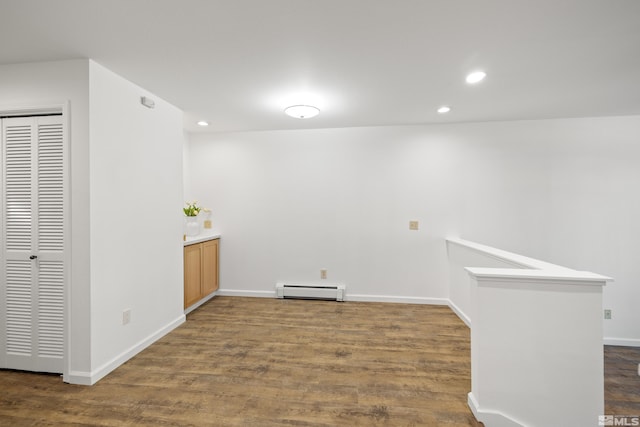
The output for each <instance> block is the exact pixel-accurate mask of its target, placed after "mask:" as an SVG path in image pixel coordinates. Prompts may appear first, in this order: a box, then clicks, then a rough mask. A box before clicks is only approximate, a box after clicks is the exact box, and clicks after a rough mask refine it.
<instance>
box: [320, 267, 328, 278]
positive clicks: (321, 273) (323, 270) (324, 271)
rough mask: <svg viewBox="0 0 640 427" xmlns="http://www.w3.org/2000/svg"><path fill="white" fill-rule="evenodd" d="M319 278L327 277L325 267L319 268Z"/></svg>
mask: <svg viewBox="0 0 640 427" xmlns="http://www.w3.org/2000/svg"><path fill="white" fill-rule="evenodd" d="M320 278H321V279H326V278H327V269H326V268H322V269H320Z"/></svg>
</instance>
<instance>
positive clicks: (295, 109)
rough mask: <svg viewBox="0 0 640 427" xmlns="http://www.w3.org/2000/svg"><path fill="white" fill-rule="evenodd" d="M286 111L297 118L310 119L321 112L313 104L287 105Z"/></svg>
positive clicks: (288, 114)
mask: <svg viewBox="0 0 640 427" xmlns="http://www.w3.org/2000/svg"><path fill="white" fill-rule="evenodd" d="M284 113H285V114H286V115H287V116H290V117H293V118H296V119H310V118H311V117H315V116H317V115H318V114H320V110H319V109H318V108H316V107H314V106H312V105H292V106H291V107H287V108H286V109H285V110H284Z"/></svg>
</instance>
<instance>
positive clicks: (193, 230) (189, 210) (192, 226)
mask: <svg viewBox="0 0 640 427" xmlns="http://www.w3.org/2000/svg"><path fill="white" fill-rule="evenodd" d="M185 204H186V205H187V206H186V207H184V208H182V211H183V212H184V215H185V218H186V220H187V227H186V233H185V234H186V235H187V236H197V235H198V234H200V223H199V222H198V214H199V213H200V210H201V209H202V208H201V207H199V206H198V201H197V200H194V201H193V202H186V203H185Z"/></svg>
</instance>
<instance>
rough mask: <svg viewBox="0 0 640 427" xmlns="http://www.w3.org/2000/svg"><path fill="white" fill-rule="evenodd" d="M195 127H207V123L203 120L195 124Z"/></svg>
mask: <svg viewBox="0 0 640 427" xmlns="http://www.w3.org/2000/svg"><path fill="white" fill-rule="evenodd" d="M197 125H198V126H209V122H206V121H204V120H200V121H199V122H198V123H197Z"/></svg>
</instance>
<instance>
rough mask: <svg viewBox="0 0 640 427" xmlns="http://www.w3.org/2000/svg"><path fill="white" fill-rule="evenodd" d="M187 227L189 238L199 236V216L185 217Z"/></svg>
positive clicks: (186, 232)
mask: <svg viewBox="0 0 640 427" xmlns="http://www.w3.org/2000/svg"><path fill="white" fill-rule="evenodd" d="M185 218H186V221H187V225H186V231H185V234H186V235H187V236H197V235H198V234H200V222H198V217H197V216H185Z"/></svg>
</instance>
